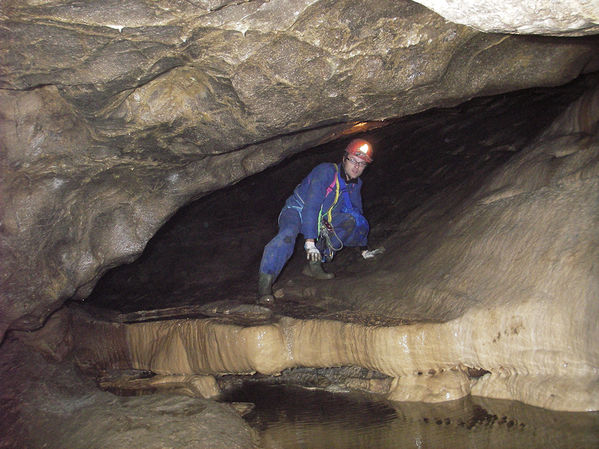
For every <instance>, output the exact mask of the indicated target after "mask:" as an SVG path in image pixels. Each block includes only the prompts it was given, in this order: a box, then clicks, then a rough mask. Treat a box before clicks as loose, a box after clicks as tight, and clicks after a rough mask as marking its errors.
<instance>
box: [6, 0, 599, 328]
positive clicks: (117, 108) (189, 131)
mask: <svg viewBox="0 0 599 449" xmlns="http://www.w3.org/2000/svg"><path fill="white" fill-rule="evenodd" d="M0 6H1V8H0V9H1V14H0V23H1V27H0V111H1V115H0V148H1V150H2V151H1V154H0V158H1V159H0V171H1V175H0V176H1V178H2V186H1V189H2V190H1V195H2V203H3V207H2V211H1V214H2V217H1V224H0V233H1V239H0V251H1V253H2V257H1V258H0V260H1V262H0V263H1V268H0V288H1V291H2V297H1V299H0V301H1V307H2V313H1V314H0V335H3V334H4V332H5V330H6V329H8V328H14V329H34V328H38V327H39V326H40V325H41V324H42V323H43V321H44V319H45V318H46V317H47V316H48V315H49V314H50V313H51V312H52V311H53V310H55V309H57V308H58V307H60V305H61V304H62V303H63V302H64V301H65V300H66V299H69V298H78V299H82V298H85V297H87V296H88V295H89V294H90V292H91V291H92V289H93V287H94V285H95V284H96V283H97V281H98V279H99V278H100V277H101V276H102V275H103V274H104V273H105V272H106V271H107V270H108V269H110V268H112V267H114V266H117V265H121V264H124V263H127V262H131V261H132V260H134V259H135V258H136V257H137V256H138V255H139V254H140V253H141V252H142V250H143V249H144V247H145V245H146V243H147V241H148V240H149V239H150V237H151V236H152V235H153V234H154V233H155V232H156V231H157V229H158V228H159V227H160V226H161V225H162V224H163V223H164V222H165V221H166V220H167V219H168V218H169V217H170V216H171V215H172V214H173V213H174V212H175V211H176V210H177V209H178V208H180V207H181V206H183V205H184V204H187V203H188V202H190V201H191V200H193V199H197V198H199V197H201V196H203V195H206V194H207V193H209V192H212V191H214V190H216V189H219V188H222V187H224V186H227V185H230V184H233V183H236V182H238V181H239V180H241V179H243V178H244V177H247V176H248V175H250V174H253V173H256V172H259V171H262V170H264V169H265V168H267V167H269V166H272V165H274V164H276V163H277V162H279V161H281V160H283V159H284V158H286V157H289V156H290V155H292V154H294V153H296V152H298V151H301V150H303V149H306V148H310V147H314V146H315V145H318V144H321V143H323V142H328V141H333V140H335V139H339V138H343V137H345V136H348V135H350V134H352V133H354V132H357V131H363V130H365V129H368V127H369V126H379V125H380V124H381V121H383V120H385V119H389V118H393V117H401V116H403V115H406V114H411V113H415V112H418V111H422V110H425V109H427V108H431V107H434V106H445V105H453V104H457V103H460V102H462V101H464V100H465V99H468V98H472V97H474V96H479V95H488V94H494V93H499V92H505V91H510V90H514V89H520V88H526V87H531V86H540V85H557V84H561V83H565V82H567V81H569V80H572V79H573V78H575V77H577V76H578V75H579V74H581V73H584V72H589V71H593V70H596V69H597V67H599V61H598V59H599V56H598V55H599V51H597V50H598V48H599V46H598V41H597V39H595V38H584V39H582V38H581V39H559V38H554V39H548V38H541V37H534V36H515V35H499V34H484V33H481V32H478V31H476V30H474V29H472V28H468V27H465V26H462V25H456V24H454V23H451V22H448V21H446V20H445V19H443V18H442V17H440V16H439V15H437V14H436V13H434V12H432V11H431V10H428V9H426V8H424V7H423V6H421V5H419V4H417V3H413V2H410V1H390V0H389V1H381V2H374V3H373V2H365V1H363V2H360V1H358V2H355V1H349V0H343V1H330V0H324V1H300V2H296V1H293V2H291V1H282V0H281V1H279V0H275V1H270V2H264V1H249V2H228V1H188V2H180V1H175V0H159V1H146V0H128V1H126V2H120V1H108V2H106V1H99V0H97V1H88V2H72V1H67V0H64V1H61V0H59V1H52V2H37V1H24V2H23V1H17V0H2V2H1V3H0Z"/></svg>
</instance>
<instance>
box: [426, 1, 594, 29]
mask: <svg viewBox="0 0 599 449" xmlns="http://www.w3.org/2000/svg"><path fill="white" fill-rule="evenodd" d="M418 3H421V4H423V5H424V6H426V7H428V8H430V9H432V10H433V11H436V12H437V13H438V14H441V15H442V16H443V17H445V18H446V19H447V20H450V21H452V22H455V23H461V24H462V25H468V26H471V27H474V28H476V29H479V30H483V31H486V32H492V33H518V34H543V35H550V36H551V35H553V36H556V35H557V36H582V35H586V34H597V33H598V32H599V2H597V0H558V1H555V0H542V1H534V2H522V1H518V0H505V1H502V2H494V1H490V0H486V1H480V0H466V1H459V2H454V1H451V0H418Z"/></svg>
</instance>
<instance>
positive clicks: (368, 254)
mask: <svg viewBox="0 0 599 449" xmlns="http://www.w3.org/2000/svg"><path fill="white" fill-rule="evenodd" d="M384 252H385V248H377V249H372V250H364V251H362V257H363V258H364V259H374V258H375V257H376V256H378V255H379V254H383V253H384Z"/></svg>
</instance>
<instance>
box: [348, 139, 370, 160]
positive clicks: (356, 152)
mask: <svg viewBox="0 0 599 449" xmlns="http://www.w3.org/2000/svg"><path fill="white" fill-rule="evenodd" d="M345 152H346V153H347V154H349V155H351V156H355V157H357V158H360V159H362V160H363V161H366V162H368V163H370V162H372V145H370V143H369V142H368V141H366V140H364V139H354V140H352V141H351V142H350V143H349V144H348V145H347V147H346V148H345Z"/></svg>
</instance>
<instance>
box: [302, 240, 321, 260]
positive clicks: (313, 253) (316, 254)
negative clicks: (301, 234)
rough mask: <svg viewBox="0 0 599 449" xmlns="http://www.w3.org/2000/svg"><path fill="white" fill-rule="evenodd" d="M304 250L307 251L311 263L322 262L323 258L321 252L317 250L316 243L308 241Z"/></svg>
mask: <svg viewBox="0 0 599 449" xmlns="http://www.w3.org/2000/svg"><path fill="white" fill-rule="evenodd" d="M304 249H305V250H306V257H307V259H308V260H309V261H310V262H320V261H321V259H322V256H321V255H320V251H318V248H316V245H315V244H314V242H309V241H306V243H304Z"/></svg>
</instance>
